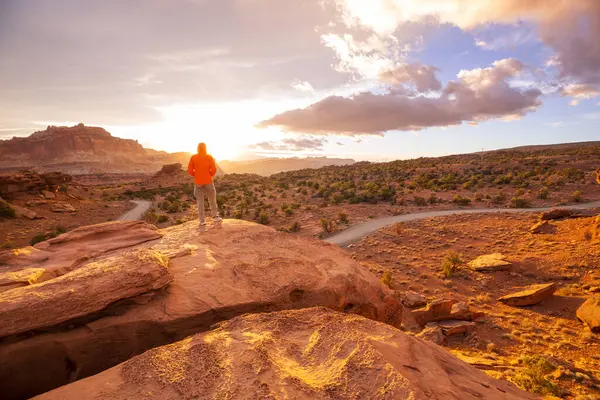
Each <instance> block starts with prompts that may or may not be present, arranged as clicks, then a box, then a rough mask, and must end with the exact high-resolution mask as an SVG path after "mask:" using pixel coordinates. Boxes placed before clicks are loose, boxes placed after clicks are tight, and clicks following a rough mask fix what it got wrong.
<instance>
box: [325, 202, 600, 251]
mask: <svg viewBox="0 0 600 400" xmlns="http://www.w3.org/2000/svg"><path fill="white" fill-rule="evenodd" d="M595 207H600V200H598V201H595V202H591V203H582V204H575V205H570V206H563V207H560V208H566V209H570V210H574V209H585V208H595ZM551 209H552V207H545V208H479V209H458V210H443V211H428V212H422V213H411V214H403V215H393V216H389V217H381V218H375V219H372V220H369V221H366V222H363V223H361V224H357V225H354V226H352V227H350V228H348V229H346V230H344V231H341V232H338V233H336V234H334V235H333V236H330V237H328V238H326V239H325V241H326V242H328V243H332V244H337V245H339V246H347V245H349V244H351V243H355V242H358V241H359V240H360V239H361V238H363V237H364V236H366V235H368V234H369V233H372V232H375V231H376V230H378V229H381V228H383V227H385V226H388V225H392V224H395V223H397V222H408V221H417V220H421V219H426V218H432V217H442V216H445V215H456V214H481V213H522V212H542V211H548V210H551Z"/></svg>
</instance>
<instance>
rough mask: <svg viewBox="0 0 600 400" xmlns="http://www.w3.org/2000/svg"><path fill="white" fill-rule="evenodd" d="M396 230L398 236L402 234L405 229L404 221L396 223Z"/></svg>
mask: <svg viewBox="0 0 600 400" xmlns="http://www.w3.org/2000/svg"><path fill="white" fill-rule="evenodd" d="M394 231H395V232H396V234H397V235H398V236H400V235H402V231H404V222H397V223H395V224H394Z"/></svg>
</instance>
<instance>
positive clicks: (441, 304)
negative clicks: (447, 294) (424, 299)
mask: <svg viewBox="0 0 600 400" xmlns="http://www.w3.org/2000/svg"><path fill="white" fill-rule="evenodd" d="M453 304H454V300H447V299H442V300H435V301H433V302H431V303H429V304H427V306H426V307H424V308H420V309H418V310H414V311H413V316H414V318H415V322H417V323H418V324H419V325H421V326H425V325H426V324H427V323H429V322H435V321H442V320H444V319H449V318H450V313H451V311H452V305H453Z"/></svg>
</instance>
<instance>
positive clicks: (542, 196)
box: [538, 187, 549, 200]
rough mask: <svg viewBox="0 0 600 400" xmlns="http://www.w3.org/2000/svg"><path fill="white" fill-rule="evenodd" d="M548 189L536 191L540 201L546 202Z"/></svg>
mask: <svg viewBox="0 0 600 400" xmlns="http://www.w3.org/2000/svg"><path fill="white" fill-rule="evenodd" d="M548 192H549V190H548V188H547V187H543V188H541V189H540V190H539V191H538V197H539V198H540V199H542V200H546V199H547V198H548Z"/></svg>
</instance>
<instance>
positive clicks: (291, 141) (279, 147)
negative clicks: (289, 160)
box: [252, 136, 327, 151]
mask: <svg viewBox="0 0 600 400" xmlns="http://www.w3.org/2000/svg"><path fill="white" fill-rule="evenodd" d="M325 143H327V140H326V139H324V138H315V137H309V136H301V137H297V138H285V139H283V140H281V141H279V142H276V141H269V142H261V143H256V144H255V145H253V146H252V147H253V148H254V149H257V150H265V151H316V150H323V146H324V145H325Z"/></svg>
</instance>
